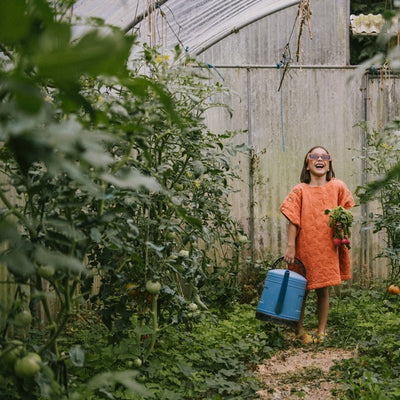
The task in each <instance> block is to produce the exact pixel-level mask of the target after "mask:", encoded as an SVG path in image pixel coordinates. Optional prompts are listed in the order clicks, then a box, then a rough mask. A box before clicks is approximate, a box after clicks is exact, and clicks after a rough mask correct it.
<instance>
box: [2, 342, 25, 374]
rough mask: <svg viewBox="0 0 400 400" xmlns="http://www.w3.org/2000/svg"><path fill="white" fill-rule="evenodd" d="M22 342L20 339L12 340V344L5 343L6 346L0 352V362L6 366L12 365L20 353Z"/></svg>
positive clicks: (22, 346) (10, 366)
mask: <svg viewBox="0 0 400 400" xmlns="http://www.w3.org/2000/svg"><path fill="white" fill-rule="evenodd" d="M23 349H24V344H23V343H22V342H20V341H16V340H15V341H14V343H12V344H7V346H6V348H5V349H4V350H3V351H2V352H1V354H0V363H1V364H2V365H3V366H4V367H6V368H12V367H14V364H15V361H16V360H17V358H19V357H20V356H21V354H22V351H23Z"/></svg>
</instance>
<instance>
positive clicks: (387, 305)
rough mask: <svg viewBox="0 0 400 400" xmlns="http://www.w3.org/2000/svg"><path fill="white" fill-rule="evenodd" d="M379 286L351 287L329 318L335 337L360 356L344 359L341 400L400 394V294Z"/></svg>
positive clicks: (340, 367)
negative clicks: (389, 291)
mask: <svg viewBox="0 0 400 400" xmlns="http://www.w3.org/2000/svg"><path fill="white" fill-rule="evenodd" d="M388 296H389V294H388V292H387V291H386V290H384V289H383V290H382V286H381V285H379V286H377V287H375V288H368V289H355V288H352V289H348V290H347V291H343V292H342V294H341V296H340V297H338V298H334V299H333V302H334V304H333V307H331V313H330V320H331V322H330V323H332V324H333V325H334V328H333V335H334V338H333V340H335V338H336V340H337V341H338V343H340V344H341V345H342V346H349V347H351V348H354V347H355V348H356V349H357V350H358V356H356V357H355V358H353V359H351V360H345V361H341V362H340V363H339V364H338V365H337V366H336V370H337V371H339V372H340V375H341V379H340V380H341V382H342V383H343V384H344V385H343V389H344V390H343V395H342V396H341V397H340V398H341V399H345V400H350V399H354V400H355V399H397V398H398V397H399V394H400V386H399V373H400V371H399V368H398V366H399V365H400V363H399V362H400V359H399V357H400V352H399V345H400V338H399V335H398V329H399V324H400V314H399V306H400V303H399V300H400V298H399V296H394V295H391V296H390V297H388Z"/></svg>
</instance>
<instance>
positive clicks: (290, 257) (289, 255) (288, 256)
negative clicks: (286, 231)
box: [283, 245, 296, 264]
mask: <svg viewBox="0 0 400 400" xmlns="http://www.w3.org/2000/svg"><path fill="white" fill-rule="evenodd" d="M295 257H296V247H295V246H294V245H288V246H287V247H286V252H285V255H284V256H283V259H284V260H285V262H287V263H288V264H293V263H294V261H295Z"/></svg>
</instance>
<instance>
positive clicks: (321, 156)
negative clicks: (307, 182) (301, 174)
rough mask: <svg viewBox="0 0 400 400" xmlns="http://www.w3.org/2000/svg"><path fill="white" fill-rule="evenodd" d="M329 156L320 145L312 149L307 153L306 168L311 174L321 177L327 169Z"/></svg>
mask: <svg viewBox="0 0 400 400" xmlns="http://www.w3.org/2000/svg"><path fill="white" fill-rule="evenodd" d="M330 161H331V156H330V155H329V154H328V153H327V151H326V150H324V149H322V148H321V147H317V148H315V149H313V150H312V151H311V152H310V153H308V154H307V169H308V170H309V171H310V174H311V175H314V176H315V177H321V176H324V175H326V173H327V172H328V171H329V165H330Z"/></svg>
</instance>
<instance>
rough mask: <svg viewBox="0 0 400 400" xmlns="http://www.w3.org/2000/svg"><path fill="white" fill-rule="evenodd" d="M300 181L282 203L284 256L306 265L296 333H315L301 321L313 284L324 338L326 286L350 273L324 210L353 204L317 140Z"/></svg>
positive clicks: (303, 336)
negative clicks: (286, 222)
mask: <svg viewBox="0 0 400 400" xmlns="http://www.w3.org/2000/svg"><path fill="white" fill-rule="evenodd" d="M300 182H301V183H300V184H298V185H296V186H295V187H294V188H293V189H292V191H291V192H290V193H289V195H288V196H287V198H286V199H285V201H284V202H283V203H282V205H281V207H280V211H281V212H282V214H283V215H284V216H285V217H286V218H287V219H288V220H289V227H288V242H287V248H286V252H285V255H284V260H285V261H286V262H287V263H288V264H293V263H294V260H295V257H297V258H299V259H300V260H301V261H302V262H303V264H304V266H305V268H306V278H307V287H306V293H305V295H304V301H303V306H302V310H301V314H300V319H299V322H298V326H297V335H298V337H299V338H300V339H301V340H302V341H303V343H305V344H308V343H311V342H312V341H313V339H312V337H311V336H310V335H309V334H308V333H306V332H305V330H304V327H303V319H304V310H305V302H306V298H307V293H308V292H309V291H310V290H312V289H315V290H316V292H317V309H318V333H317V336H318V341H319V342H322V341H323V340H324V337H325V328H326V323H327V320H328V311H329V287H330V286H333V285H339V284H340V283H341V282H342V281H343V280H349V279H351V272H350V256H349V252H348V249H347V248H346V246H339V247H335V245H334V243H333V231H332V228H330V227H329V215H325V214H324V211H325V209H327V208H329V209H332V208H334V207H336V206H342V207H344V208H347V209H348V208H351V207H353V206H354V200H353V197H352V195H351V193H350V191H349V189H348V188H347V186H346V185H345V183H344V182H342V181H341V180H339V179H336V178H335V173H334V172H333V168H332V158H331V155H330V154H329V152H328V151H327V150H326V149H325V148H323V147H321V146H316V147H313V148H312V149H311V150H310V151H309V152H308V153H307V154H306V157H305V159H304V165H303V169H302V171H301V175H300Z"/></svg>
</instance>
